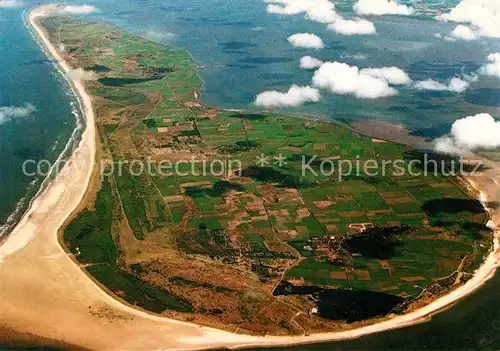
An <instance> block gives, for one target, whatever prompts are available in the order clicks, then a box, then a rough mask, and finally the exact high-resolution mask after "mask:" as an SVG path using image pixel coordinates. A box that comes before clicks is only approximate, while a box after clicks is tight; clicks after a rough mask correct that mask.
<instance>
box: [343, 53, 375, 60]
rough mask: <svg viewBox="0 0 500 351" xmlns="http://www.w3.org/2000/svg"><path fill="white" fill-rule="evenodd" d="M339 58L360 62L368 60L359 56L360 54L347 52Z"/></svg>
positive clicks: (364, 56)
mask: <svg viewBox="0 0 500 351" xmlns="http://www.w3.org/2000/svg"><path fill="white" fill-rule="evenodd" d="M340 58H341V59H353V60H356V61H361V60H366V59H367V58H368V56H366V55H364V54H361V53H355V54H350V53H348V52H343V53H342V54H340Z"/></svg>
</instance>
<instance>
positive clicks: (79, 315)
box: [0, 5, 500, 350]
mask: <svg viewBox="0 0 500 351" xmlns="http://www.w3.org/2000/svg"><path fill="white" fill-rule="evenodd" d="M54 8H55V7H54V5H49V6H42V7H39V8H37V9H34V10H32V11H31V13H30V14H29V24H30V26H32V27H33V29H34V30H35V31H36V33H37V35H38V36H39V38H40V40H41V42H42V43H43V45H44V46H45V48H46V49H47V50H49V52H50V54H51V55H52V56H53V57H54V59H55V60H56V61H57V62H58V64H59V66H60V68H61V70H63V71H64V72H68V70H69V69H70V67H69V66H68V65H67V64H66V63H65V62H64V61H63V60H62V58H61V57H60V56H59V54H58V52H57V50H56V49H55V48H54V47H53V46H52V45H51V44H50V42H49V40H48V38H47V35H46V34H45V33H44V31H43V30H42V29H41V28H40V26H39V24H38V21H37V19H38V18H40V17H42V16H46V15H48V14H50V12H51V11H53V10H54ZM73 84H74V88H75V90H76V91H77V93H78V96H79V99H80V103H81V105H82V108H83V112H84V113H85V116H86V123H87V125H86V129H85V132H84V133H83V136H82V140H81V143H80V145H79V147H78V149H77V150H76V151H75V152H74V154H73V155H72V156H71V164H73V165H77V167H69V168H66V169H64V171H63V172H62V173H61V174H59V175H58V176H57V178H56V179H55V180H54V181H53V182H52V183H51V184H50V185H49V186H48V187H47V188H46V189H45V191H43V192H42V193H41V194H40V195H39V196H38V197H37V199H35V200H34V201H33V203H32V206H31V207H30V209H29V210H28V212H27V213H26V214H25V216H24V217H23V218H22V220H21V221H20V223H19V224H18V225H17V227H16V228H15V229H14V231H13V232H12V233H11V235H10V236H9V238H8V239H7V240H6V241H5V243H4V244H3V245H2V246H1V247H0V290H1V291H0V296H1V300H0V338H4V339H5V337H6V335H5V334H2V330H11V331H17V332H21V333H26V335H31V336H39V337H40V338H41V339H44V340H55V343H56V344H55V345H54V346H57V343H58V342H59V343H60V345H76V346H81V347H84V348H89V349H107V350H153V349H163V350H167V349H168V350H194V349H204V348H214V347H229V348H238V347H243V346H264V345H286V344H298V343H312V342H320V341H334V340H345V339H352V338H357V337H360V336H362V335H367V334H372V333H376V332H381V331H386V330H391V329H395V328H400V327H403V326H407V325H412V324H416V323H419V322H423V321H426V320H428V319H429V318H430V316H431V315H432V314H433V313H436V312H437V311H440V310H442V309H444V308H446V307H448V306H450V305H452V304H453V303H454V302H456V301H457V300H459V299H461V298H463V297H464V296H467V295H469V294H470V293H472V292H473V291H474V290H476V289H477V288H479V287H480V286H481V285H482V284H484V283H485V282H486V281H487V280H488V279H489V278H491V277H492V276H493V274H494V273H495V270H496V269H497V267H498V265H499V261H500V250H499V245H498V239H497V240H496V242H495V251H494V252H492V253H491V254H490V255H489V257H488V258H487V260H486V262H485V263H484V265H483V266H482V267H481V268H480V269H479V270H478V271H477V273H476V275H475V276H474V278H472V279H471V280H470V281H469V282H468V283H467V284H465V285H463V286H461V287H460V288H458V289H456V290H454V291H453V292H451V293H450V294H448V295H446V296H444V297H442V298H440V299H438V300H436V301H434V302H433V303H431V304H429V305H427V306H425V307H423V308H422V309H419V310H417V311H415V312H412V313H409V314H407V315H404V316H398V317H395V318H392V319H390V320H387V321H384V322H381V323H378V324H374V325H370V326H366V327H363V328H359V329H356V330H351V331H346V332H339V333H325V334H316V335H311V336H304V337H255V336H245V335H236V334H232V333H229V332H224V331H219V330H216V329H212V328H207V327H201V326H198V325H195V324H191V323H185V322H180V321H176V320H172V319H167V318H163V317H160V316H155V315H152V314H149V313H146V312H143V311H140V310H137V309H134V308H132V307H130V306H127V305H125V304H123V303H121V302H120V301H118V300H116V299H114V298H113V297H112V296H110V295H108V294H107V293H106V292H104V291H103V290H102V289H101V288H100V287H99V286H98V285H96V284H95V283H94V281H93V280H91V279H90V278H89V277H88V276H87V275H86V274H85V273H84V272H83V271H82V270H81V268H80V267H79V266H78V264H76V263H75V262H74V261H73V260H72V259H71V258H70V256H68V254H67V253H66V252H65V251H64V250H63V248H62V247H61V246H60V245H59V242H58V239H57V232H58V230H59V228H60V227H61V225H62V224H63V223H64V221H65V220H66V219H67V218H68V216H70V214H71V213H72V211H73V210H74V209H75V208H76V207H77V206H78V205H79V203H80V202H81V200H82V198H83V196H84V194H85V192H86V189H87V187H88V185H89V181H90V178H91V173H92V169H93V167H94V164H95V156H96V133H95V127H94V122H95V120H94V113H93V109H92V103H91V99H90V97H89V95H88V94H87V92H86V91H85V87H84V85H83V84H82V83H81V82H73ZM489 166H490V168H488V169H487V170H485V171H484V172H483V173H482V174H480V175H478V176H475V177H474V178H473V179H471V184H474V186H476V187H477V188H478V189H480V190H481V191H482V194H483V195H482V198H483V200H487V201H489V202H490V203H494V202H497V201H499V200H500V186H499V184H498V180H499V179H500V178H498V176H499V175H500V166H499V165H498V164H494V163H491V165H489ZM495 177H497V178H495ZM495 181H497V183H495ZM490 214H491V216H492V222H491V224H492V226H493V225H495V226H496V227H495V228H496V229H497V232H496V234H497V237H498V236H500V233H499V231H498V228H500V211H499V210H498V209H490ZM14 334H15V333H10V334H9V335H14Z"/></svg>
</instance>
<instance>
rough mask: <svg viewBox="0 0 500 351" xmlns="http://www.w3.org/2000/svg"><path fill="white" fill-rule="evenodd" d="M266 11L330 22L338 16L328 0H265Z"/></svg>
mask: <svg viewBox="0 0 500 351" xmlns="http://www.w3.org/2000/svg"><path fill="white" fill-rule="evenodd" d="M266 2H267V3H269V5H268V6H267V12H268V13H270V14H279V15H298V14H301V13H304V14H305V16H306V18H309V19H311V20H313V21H316V22H320V23H332V22H334V21H335V20H336V19H338V18H339V17H340V16H339V15H338V14H337V13H336V12H335V5H334V4H333V2H330V1H329V0H266Z"/></svg>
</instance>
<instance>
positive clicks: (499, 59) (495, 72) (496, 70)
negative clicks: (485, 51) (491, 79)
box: [479, 52, 500, 78]
mask: <svg viewBox="0 0 500 351" xmlns="http://www.w3.org/2000/svg"><path fill="white" fill-rule="evenodd" d="M479 72H480V73H482V74H485V75H488V76H495V77H498V78H500V52H496V53H494V54H489V55H488V63H487V64H486V65H484V66H483V67H481V69H480V70H479Z"/></svg>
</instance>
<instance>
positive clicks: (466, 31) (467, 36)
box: [451, 24, 477, 40]
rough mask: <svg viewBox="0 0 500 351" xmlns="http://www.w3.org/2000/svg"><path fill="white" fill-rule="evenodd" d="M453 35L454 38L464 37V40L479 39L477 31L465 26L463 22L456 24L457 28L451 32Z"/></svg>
mask: <svg viewBox="0 0 500 351" xmlns="http://www.w3.org/2000/svg"><path fill="white" fill-rule="evenodd" d="M451 36H452V37H453V38H457V39H463V40H476V39H477V36H476V33H474V31H473V30H472V29H471V28H469V27H467V26H464V25H463V24H459V25H458V26H456V27H455V29H453V31H452V32H451Z"/></svg>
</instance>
